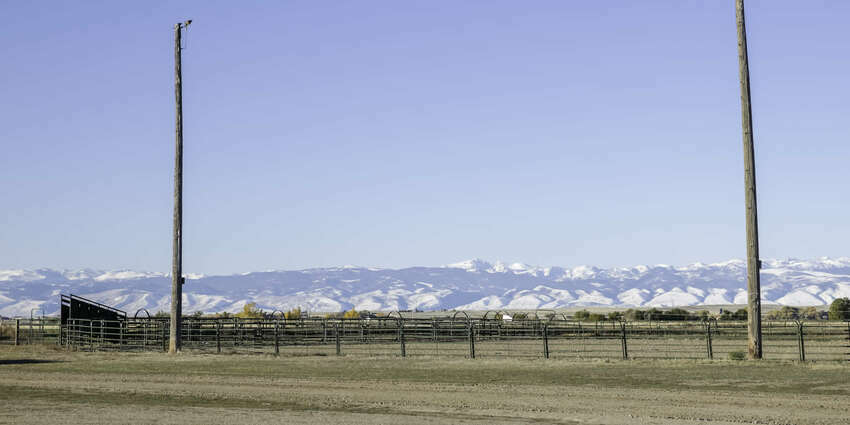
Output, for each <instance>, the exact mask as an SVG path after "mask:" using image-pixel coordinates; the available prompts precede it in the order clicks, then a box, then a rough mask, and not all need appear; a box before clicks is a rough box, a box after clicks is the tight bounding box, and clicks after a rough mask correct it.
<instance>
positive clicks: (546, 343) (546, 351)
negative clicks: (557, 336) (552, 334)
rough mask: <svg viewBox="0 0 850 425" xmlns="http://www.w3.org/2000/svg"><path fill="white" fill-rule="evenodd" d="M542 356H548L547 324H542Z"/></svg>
mask: <svg viewBox="0 0 850 425" xmlns="http://www.w3.org/2000/svg"><path fill="white" fill-rule="evenodd" d="M543 358H546V359H548V358H549V325H548V324H546V323H544V324H543Z"/></svg>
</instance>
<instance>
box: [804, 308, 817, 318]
mask: <svg viewBox="0 0 850 425" xmlns="http://www.w3.org/2000/svg"><path fill="white" fill-rule="evenodd" d="M800 318H801V319H806V320H817V319H820V312H819V311H818V309H817V308H815V307H806V308H804V309H803V310H802V311H800Z"/></svg>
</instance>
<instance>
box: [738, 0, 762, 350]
mask: <svg viewBox="0 0 850 425" xmlns="http://www.w3.org/2000/svg"><path fill="white" fill-rule="evenodd" d="M735 15H736V17H737V23H738V71H739V76H740V80H741V124H742V126H743V131H744V185H745V199H746V207H747V208H746V210H747V307H748V308H747V336H748V340H749V343H748V347H747V351H748V353H749V358H750V359H760V358H761V357H762V344H761V343H762V340H761V282H760V277H759V271H760V269H761V260H759V229H758V209H757V208H756V160H755V146H754V144H753V111H752V106H751V105H750V65H749V60H748V59H747V27H746V25H745V23H744V0H736V2H735Z"/></svg>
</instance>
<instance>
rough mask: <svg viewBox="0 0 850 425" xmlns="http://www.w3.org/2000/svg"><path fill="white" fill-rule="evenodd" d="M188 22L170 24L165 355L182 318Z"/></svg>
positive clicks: (174, 348) (174, 344)
mask: <svg viewBox="0 0 850 425" xmlns="http://www.w3.org/2000/svg"><path fill="white" fill-rule="evenodd" d="M191 23H192V21H186V22H181V23H178V24H175V25H174V100H175V102H176V106H177V108H176V109H177V122H176V128H175V133H176V139H175V154H174V238H173V240H172V244H171V323H170V329H169V331H170V332H169V340H168V341H169V342H168V353H169V354H175V353H177V352H178V351H180V321H181V317H182V315H183V74H182V71H181V69H180V57H181V54H182V48H181V46H180V43H181V41H182V35H183V34H182V32H183V29H184V28H186V27H188V26H189V24H191Z"/></svg>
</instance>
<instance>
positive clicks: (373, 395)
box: [0, 346, 850, 425]
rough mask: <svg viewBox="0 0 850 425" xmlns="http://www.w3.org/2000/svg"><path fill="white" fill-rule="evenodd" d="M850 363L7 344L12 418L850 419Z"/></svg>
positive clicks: (2, 387)
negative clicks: (114, 349)
mask: <svg viewBox="0 0 850 425" xmlns="http://www.w3.org/2000/svg"><path fill="white" fill-rule="evenodd" d="M847 400H850V365H847V364H845V363H837V362H830V363H826V362H824V363H806V364H798V363H792V362H776V361H763V362H758V363H753V362H734V361H728V360H716V361H713V362H709V361H704V360H691V361H686V360H630V361H622V360H610V361H603V360H599V361H566V360H551V359H550V360H542V359H536V360H535V359H531V360H519V359H476V360H468V359H441V358H428V357H420V358H408V359H403V358H398V357H375V358H369V357H341V358H337V357H335V356H281V357H279V358H276V357H273V356H269V355H202V354H182V355H179V356H175V357H169V356H167V355H164V354H159V353H79V352H76V353H75V352H63V351H59V350H56V349H50V348H44V347H38V346H31V347H10V346H0V406H2V409H0V423H15V424H21V423H33V424H71V423H92V424H100V423H103V424H106V423H109V424H115V423H146V424H148V423H149V424H253V423H286V424H393V423H404V424H406V425H414V424H520V423H555V424H743V423H747V424H753V423H756V424H811V425H815V424H847V423H850V411H848V410H847Z"/></svg>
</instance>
